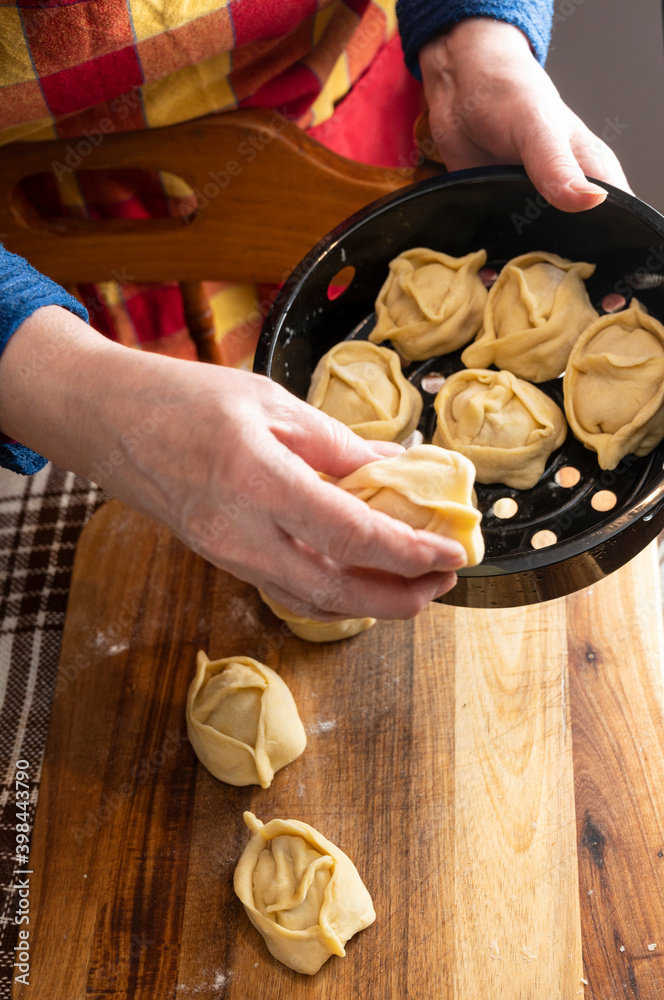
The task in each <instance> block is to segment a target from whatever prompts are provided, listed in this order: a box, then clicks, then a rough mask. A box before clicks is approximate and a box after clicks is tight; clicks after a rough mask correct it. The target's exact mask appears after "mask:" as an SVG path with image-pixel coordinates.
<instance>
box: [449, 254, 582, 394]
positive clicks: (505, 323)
mask: <svg viewBox="0 0 664 1000" xmlns="http://www.w3.org/2000/svg"><path fill="white" fill-rule="evenodd" d="M594 270H595V265H594V264H586V263H583V262H580V263H573V262H572V261H570V260H566V259H565V258H564V257H558V255H557V254H555V253H542V252H539V251H538V252H534V253H526V254H523V255H522V256H521V257H515V258H514V259H513V260H510V261H509V262H508V263H507V264H505V266H504V268H503V269H502V271H501V272H500V274H499V275H498V278H497V280H496V282H495V284H494V285H493V286H492V288H491V290H490V292H489V297H488V299H487V303H486V307H485V309H484V322H483V329H482V333H481V334H480V336H479V337H478V338H477V340H476V341H475V342H474V343H472V344H469V345H468V347H467V348H466V349H465V351H464V352H463V354H462V355H461V360H462V361H463V363H464V365H466V367H467V368H488V367H489V365H495V366H496V368H504V369H507V371H510V372H513V374H514V375H518V377H519V378H525V379H528V381H529V382H546V381H548V379H552V378H557V376H558V375H560V374H561V373H562V372H563V371H564V370H565V365H566V364H567V358H568V357H569V352H570V351H571V349H572V346H573V345H574V343H575V341H576V340H577V338H578V337H579V335H580V334H581V332H582V331H583V330H585V328H586V327H587V326H588V324H589V323H592V322H593V321H594V320H596V319H597V313H596V311H595V310H594V309H593V307H592V305H591V303H590V299H589V298H588V293H587V292H586V287H585V285H584V281H585V279H586V278H589V277H590V275H591V274H592V273H593V271H594Z"/></svg>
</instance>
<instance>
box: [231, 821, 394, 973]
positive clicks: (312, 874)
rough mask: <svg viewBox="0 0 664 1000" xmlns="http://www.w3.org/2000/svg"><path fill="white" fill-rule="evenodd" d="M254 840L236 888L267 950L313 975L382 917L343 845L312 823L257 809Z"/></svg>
mask: <svg viewBox="0 0 664 1000" xmlns="http://www.w3.org/2000/svg"><path fill="white" fill-rule="evenodd" d="M244 821H245V823H246V824H247V826H248V827H249V829H250V830H251V831H252V834H253V836H252V838H251V840H250V841H249V843H248V844H247V846H246V847H245V849H244V853H243V854H242V857H241V858H240V860H239V862H238V864H237V868H236V869H235V877H234V886H235V892H236V894H237V896H238V897H239V899H240V901H241V903H242V905H243V906H244V908H245V910H246V913H247V916H248V917H249V919H250V920H251V922H252V924H253V925H254V927H255V928H256V929H257V930H258V931H260V933H261V934H262V935H263V937H264V939H265V943H266V945H267V947H268V951H269V952H270V953H271V954H272V955H274V957H275V958H276V959H277V961H279V962H283V964H284V965H287V966H288V967H289V968H290V969H294V970H295V971H296V972H303V973H306V974H308V975H310V976H313V975H314V973H316V972H318V970H319V969H320V967H321V966H322V965H323V964H324V963H325V962H326V961H327V960H328V958H330V956H331V955H339V956H340V957H341V958H343V956H344V955H345V954H346V952H345V950H344V945H345V943H346V941H348V940H349V938H351V937H352V936H353V934H356V933H357V932H358V931H361V930H364V928H365V927H369V925H370V924H372V923H373V922H374V920H375V919H376V913H375V911H374V908H373V903H372V902H371V896H370V895H369V893H368V891H367V889H366V887H365V886H364V883H363V882H362V879H361V878H360V876H359V874H358V871H357V868H356V867H355V865H354V864H353V862H352V861H351V860H350V858H348V857H346V855H345V854H344V853H343V851H340V850H339V848H338V847H335V845H334V844H331V843H330V841H329V840H326V839H325V837H323V835H322V834H320V833H318V831H317V830H314V828H313V827H311V826H308V825H307V824H306V823H300V822H298V821H297V820H293V819H285V820H283V819H273V820H271V821H270V822H269V823H266V824H265V825H263V824H262V823H261V821H260V820H259V819H256V817H255V816H254V815H253V813H250V812H245V813H244Z"/></svg>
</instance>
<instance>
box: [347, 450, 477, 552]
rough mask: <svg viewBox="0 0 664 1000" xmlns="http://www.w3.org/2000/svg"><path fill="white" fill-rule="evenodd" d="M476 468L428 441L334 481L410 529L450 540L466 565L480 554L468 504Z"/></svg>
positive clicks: (473, 515)
mask: <svg viewBox="0 0 664 1000" xmlns="http://www.w3.org/2000/svg"><path fill="white" fill-rule="evenodd" d="M474 481H475V469H474V467H473V464H472V462H470V461H469V459H467V458H466V457H465V456H464V455H460V454H458V453H457V452H452V451H447V450H445V449H444V448H439V447H437V446H436V445H432V444H421V445H416V446H415V447H413V448H409V449H408V450H407V451H404V452H403V453H402V454H400V455H396V456H395V457H394V458H385V459H379V460H378V461H376V462H369V464H368V465H363V466H362V467H361V468H359V469H356V470H355V472H351V474H350V475H349V476H345V477H344V478H343V479H340V480H338V481H337V485H338V486H341V487H342V489H345V490H348V491H349V493H353V494H354V495H355V496H357V497H359V498H360V500H364V501H365V502H366V503H368V504H369V506H370V507H373V508H374V509H375V510H382V511H383V512H384V513H385V514H389V515H390V516H391V517H395V518H397V520H399V521H405V522H406V523H407V524H410V525H411V527H413V528H419V529H422V530H424V531H434V532H436V533H437V534H439V535H447V536H448V537H449V538H454V539H455V540H456V541H458V542H459V543H460V544H461V545H462V546H463V547H464V549H465V550H466V555H467V557H468V565H469V566H475V565H477V563H480V562H481V561H482V559H483V557H484V539H483V538H482V532H481V530H480V521H481V520H482V515H481V514H480V512H479V510H477V508H476V507H475V505H474V503H473V483H474Z"/></svg>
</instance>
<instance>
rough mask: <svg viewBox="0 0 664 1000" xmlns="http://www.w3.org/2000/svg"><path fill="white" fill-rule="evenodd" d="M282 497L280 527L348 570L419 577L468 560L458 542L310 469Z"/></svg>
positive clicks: (276, 512)
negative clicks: (401, 518) (376, 505)
mask: <svg viewBox="0 0 664 1000" xmlns="http://www.w3.org/2000/svg"><path fill="white" fill-rule="evenodd" d="M305 469H306V467H305ZM307 471H308V470H307ZM278 494H279V495H278V496H277V494H276V492H275V495H274V503H273V507H272V513H273V516H274V518H275V522H276V523H277V524H278V525H279V527H280V528H281V529H282V530H283V531H284V532H286V533H287V534H288V535H290V536H291V537H293V538H296V539H299V540H300V541H301V542H304V543H306V544H307V545H309V546H311V547H312V548H313V549H315V550H316V551H317V552H320V553H321V554H322V555H324V556H328V557H330V558H332V559H334V560H336V561H338V562H340V563H342V564H345V565H347V566H351V567H362V568H366V569H370V570H381V571H383V572H387V573H392V574H396V575H399V576H403V577H406V578H414V577H417V576H421V575H422V574H425V573H428V572H432V571H438V572H447V571H450V570H456V569H459V568H460V567H461V566H463V565H465V563H466V561H467V559H466V553H465V551H464V549H463V547H462V546H461V545H460V544H459V543H458V542H457V541H455V540H453V539H451V538H447V537H445V536H443V535H438V534H434V533H433V532H429V531H419V530H416V529H414V528H411V527H410V525H408V524H405V523H404V522H402V521H398V520H396V519H395V518H392V517H390V516H389V515H387V514H384V513H382V512H381V511H377V510H373V509H372V508H371V507H369V506H368V505H367V504H366V503H364V501H362V500H359V499H358V498H357V497H355V496H353V495H352V494H350V493H347V492H346V491H345V490H343V489H341V488H340V487H338V486H336V485H335V484H333V483H329V482H325V481H323V480H321V479H320V478H319V477H317V476H313V475H309V474H307V472H306V471H303V474H302V475H301V476H299V477H290V478H289V481H288V482H287V483H285V484H283V485H282V488H281V489H280V490H279V491H278Z"/></svg>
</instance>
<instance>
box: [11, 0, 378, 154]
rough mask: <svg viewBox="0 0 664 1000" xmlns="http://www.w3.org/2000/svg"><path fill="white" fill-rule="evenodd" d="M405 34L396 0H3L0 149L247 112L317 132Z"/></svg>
mask: <svg viewBox="0 0 664 1000" xmlns="http://www.w3.org/2000/svg"><path fill="white" fill-rule="evenodd" d="M395 27H396V18H395V14H394V0H345V2H343V3H342V2H339V0H289V2H288V3H274V2H272V3H269V2H266V0H73V2H72V0H0V88H2V89H1V91H0V94H1V97H0V130H2V131H0V142H8V141H12V140H17V139H19V138H20V139H26V138H39V139H44V138H52V137H54V136H56V135H57V136H70V135H71V136H79V135H82V134H83V132H84V130H85V129H86V128H94V127H98V126H99V122H100V121H101V120H102V119H104V118H108V121H109V127H110V128H111V130H120V131H126V130H132V129H137V128H154V127H155V126H159V125H167V124H173V123H174V122H179V121H184V120H186V119H190V118H197V117H199V116H200V115H204V114H209V113H210V112H213V111H228V110H230V109H232V108H237V107H277V106H278V107H279V108H280V110H281V111H282V113H283V114H284V115H286V116H287V117H290V118H293V119H297V120H298V122H299V124H301V125H302V126H303V127H307V126H309V125H312V124H317V123H318V122H320V121H322V120H324V118H326V117H329V116H330V115H331V114H332V111H333V108H334V103H335V102H336V101H338V100H339V98H340V97H341V96H342V95H343V94H344V93H346V92H347V91H348V90H349V88H350V87H351V86H352V84H353V83H354V81H355V80H357V79H358V78H359V76H360V75H361V74H362V73H363V72H364V70H365V69H366V68H367V66H368V65H369V64H370V62H371V61H372V59H373V58H374V56H375V55H376V53H377V52H378V50H379V49H380V47H381V45H382V44H383V43H384V42H385V41H386V40H387V39H388V38H389V37H391V36H392V35H393V34H394V31H395Z"/></svg>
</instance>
